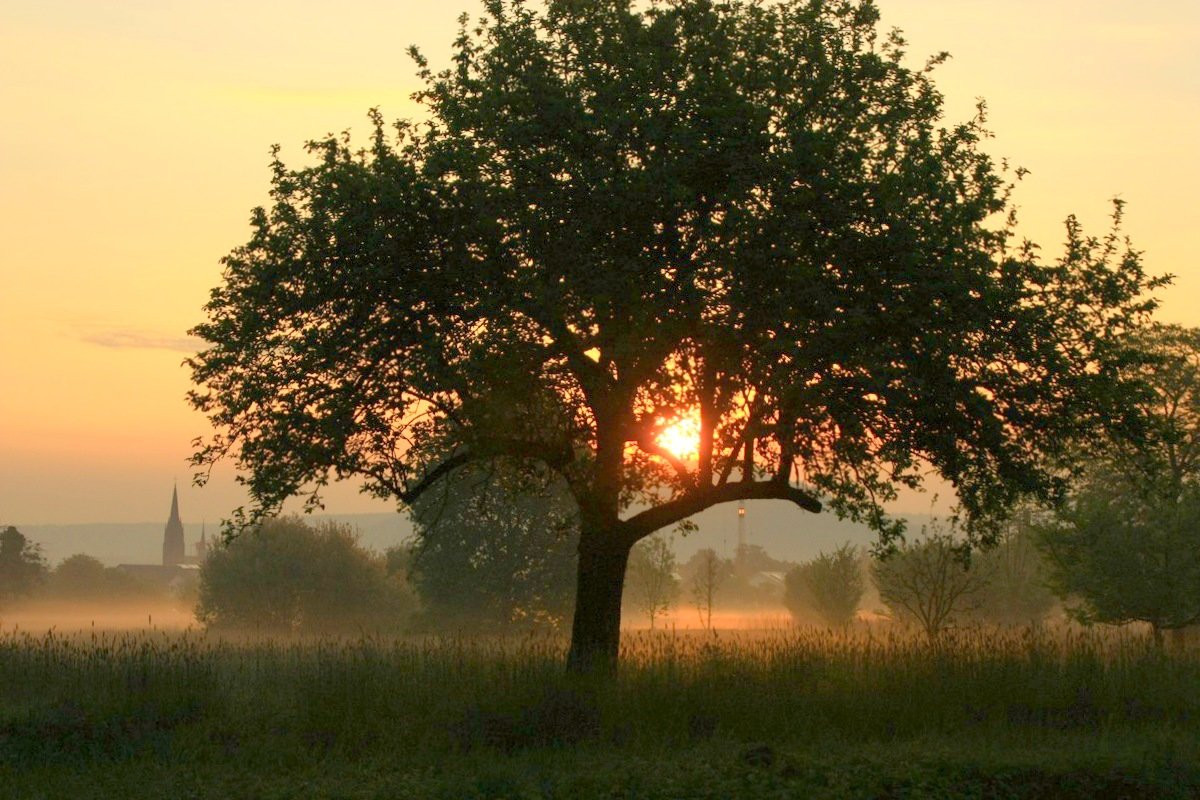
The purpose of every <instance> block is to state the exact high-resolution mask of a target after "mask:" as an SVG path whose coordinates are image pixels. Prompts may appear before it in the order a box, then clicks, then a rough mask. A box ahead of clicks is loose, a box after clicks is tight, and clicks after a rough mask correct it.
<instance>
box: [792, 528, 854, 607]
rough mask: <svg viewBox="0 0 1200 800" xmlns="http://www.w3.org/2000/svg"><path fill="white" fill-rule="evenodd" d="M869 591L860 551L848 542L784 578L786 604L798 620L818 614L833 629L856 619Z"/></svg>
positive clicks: (800, 566) (793, 569) (793, 570)
mask: <svg viewBox="0 0 1200 800" xmlns="http://www.w3.org/2000/svg"><path fill="white" fill-rule="evenodd" d="M864 591H866V581H865V579H864V578H863V572H862V564H861V562H860V560H859V557H858V550H857V548H855V547H854V546H853V545H852V544H850V543H849V542H846V543H845V544H844V545H842V546H841V547H839V548H838V549H837V550H834V551H833V552H832V553H820V554H819V555H818V556H817V557H816V558H815V559H813V560H812V561H809V562H806V563H804V564H800V565H799V566H797V567H793V568H792V569H791V570H789V571H788V573H787V575H786V576H785V577H784V592H783V602H784V605H786V606H787V608H788V611H790V612H791V613H792V616H793V617H796V618H797V619H800V618H803V617H805V616H806V615H807V614H809V613H815V614H816V615H817V616H818V617H819V618H820V619H821V621H822V622H824V623H825V624H826V625H829V626H830V627H835V628H839V627H844V626H846V625H849V624H850V623H851V622H852V621H853V620H854V614H855V612H857V611H858V604H859V603H860V602H861V601H862V596H863V592H864Z"/></svg>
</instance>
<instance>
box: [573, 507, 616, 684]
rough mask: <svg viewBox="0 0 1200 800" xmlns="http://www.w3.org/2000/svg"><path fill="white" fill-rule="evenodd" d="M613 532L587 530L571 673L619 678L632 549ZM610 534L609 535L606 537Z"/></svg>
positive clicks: (583, 534)
mask: <svg viewBox="0 0 1200 800" xmlns="http://www.w3.org/2000/svg"><path fill="white" fill-rule="evenodd" d="M611 533H612V532H609V531H601V532H596V531H591V532H589V531H588V530H586V529H585V530H583V531H581V535H580V538H579V568H578V584H577V587H576V591H575V620H574V623H573V624H572V626H571V651H570V653H569V654H568V655H567V669H568V670H570V671H571V672H574V673H577V674H579V673H587V674H615V673H616V669H617V655H618V652H619V650H620V645H621V596H622V593H623V592H624V589H625V567H626V565H627V564H628V563H629V549H630V548H629V547H628V546H627V545H625V544H624V543H622V542H621V541H620V539H619V537H617V536H613V535H611ZM606 534H607V535H606Z"/></svg>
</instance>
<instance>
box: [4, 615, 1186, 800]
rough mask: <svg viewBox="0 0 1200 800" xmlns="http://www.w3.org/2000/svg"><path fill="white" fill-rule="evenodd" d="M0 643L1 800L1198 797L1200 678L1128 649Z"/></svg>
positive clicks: (779, 633)
mask: <svg viewBox="0 0 1200 800" xmlns="http://www.w3.org/2000/svg"><path fill="white" fill-rule="evenodd" d="M564 651H565V642H563V641H561V640H560V639H557V638H545V637H529V638H521V639H495V640H484V639H478V638H476V639H466V638H441V639H427V640H411V639H385V638H376V637H370V636H364V637H361V638H357V639H323V640H291V641H263V640H249V639H246V640H233V639H221V638H218V637H215V636H212V635H209V634H204V633H198V632H193V631H185V632H178V631H176V632H165V631H145V632H141V633H112V634H106V633H100V632H82V633H74V634H67V635H58V634H55V633H53V632H51V633H50V634H47V635H41V636H38V635H31V634H27V633H22V632H20V631H12V630H10V631H9V632H6V633H4V634H2V635H0V687H3V694H2V695H0V795H2V796H4V797H48V798H50V797H118V796H120V797H158V796H163V797H167V796H172V797H346V798H351V797H355V798H357V797H364V798H366V797H372V798H373V797H379V798H384V797H387V798H392V797H400V798H403V797H413V798H417V797H445V798H502V797H503V798H536V797H560V798H590V797H605V798H610V797H611V798H617V797H621V798H625V797H628V798H635V797H640V798H656V797H663V798H703V797H712V798H717V797H791V796H802V797H960V796H967V797H970V796H974V797H1025V796H1048V797H1146V796H1162V797H1187V796H1193V795H1194V793H1195V792H1196V791H1197V790H1200V737H1198V736H1197V734H1198V733H1200V691H1198V690H1200V657H1198V656H1197V654H1195V653H1190V652H1184V653H1171V652H1164V651H1162V650H1159V649H1157V648H1155V647H1154V646H1153V645H1152V644H1150V643H1148V642H1147V641H1146V639H1145V638H1143V637H1139V636H1134V635H1127V634H1120V633H1116V634H1112V633H1110V634H1104V633H1094V632H1078V631H1059V632H1050V631H1043V630H1033V629H1024V630H1017V629H1012V630H964V631H960V632H957V633H955V634H953V635H951V636H949V637H947V639H946V640H945V641H943V642H942V643H941V644H940V646H938V647H937V648H931V647H929V646H928V645H926V644H924V643H923V642H922V641H921V640H918V639H915V638H911V637H908V636H905V635H902V634H897V633H886V632H885V633H879V632H872V631H871V630H870V629H862V630H858V631H855V632H852V633H849V634H841V633H833V632H829V631H821V630H814V629H795V628H790V629H783V628H781V629H778V630H773V631H759V632H738V633H721V634H719V635H717V636H712V635H709V634H702V633H688V634H672V633H670V632H660V633H648V632H635V633H630V634H627V636H626V637H625V644H624V646H623V653H622V656H623V659H624V662H623V666H622V671H621V673H620V676H619V679H618V680H617V681H616V682H614V683H596V684H589V683H585V682H580V681H579V680H578V679H572V678H569V677H568V676H567V675H565V674H564V672H563V670H562V667H561V664H562V660H563V656H564Z"/></svg>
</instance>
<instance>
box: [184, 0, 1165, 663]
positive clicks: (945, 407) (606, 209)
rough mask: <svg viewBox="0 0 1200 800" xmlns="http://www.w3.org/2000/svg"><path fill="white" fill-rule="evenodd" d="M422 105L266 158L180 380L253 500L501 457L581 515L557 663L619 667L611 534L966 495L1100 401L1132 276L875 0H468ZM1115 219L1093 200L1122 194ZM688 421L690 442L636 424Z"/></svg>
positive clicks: (1116, 386) (996, 504) (1102, 413)
mask: <svg viewBox="0 0 1200 800" xmlns="http://www.w3.org/2000/svg"><path fill="white" fill-rule="evenodd" d="M485 8H486V14H485V15H484V18H482V19H480V20H479V21H477V22H472V21H470V20H468V19H466V18H464V19H463V25H462V30H461V34H460V36H459V37H458V39H457V40H456V42H455V43H454V56H453V66H452V67H451V68H450V69H448V70H446V71H443V72H436V73H435V72H433V71H432V70H431V69H430V68H429V67H428V66H427V62H426V61H425V59H424V58H423V57H422V56H421V55H420V53H419V52H417V51H415V50H414V51H413V54H414V57H415V58H416V60H417V64H418V69H419V74H420V77H421V79H422V80H423V82H424V83H423V88H421V89H420V91H418V92H417V93H416V95H415V98H416V100H417V101H418V102H419V103H421V105H422V106H423V108H424V110H425V112H426V113H427V117H426V118H425V119H423V120H422V121H420V122H403V121H402V122H398V123H396V124H395V125H394V126H390V127H389V126H388V125H387V124H385V122H384V120H383V118H382V116H381V115H380V114H379V113H378V112H373V114H372V119H373V127H374V130H373V134H372V136H371V138H370V140H369V142H367V143H366V145H365V146H364V147H361V148H359V147H356V146H355V145H354V144H353V142H352V140H351V138H350V136H349V135H348V134H347V135H345V136H341V137H337V136H330V137H328V138H326V139H323V140H320V141H315V142H312V143H311V144H310V145H309V150H310V152H311V154H312V156H314V158H315V162H314V163H312V164H310V165H307V166H301V167H298V168H295V167H289V166H287V165H285V164H284V163H283V162H282V160H281V159H280V158H279V157H278V150H276V158H275V160H274V161H273V163H272V185H271V204H270V206H269V207H268V208H260V209H256V210H255V211H254V213H253V216H252V225H253V233H252V236H251V238H250V240H249V241H248V242H247V243H246V244H245V245H243V246H241V247H238V248H237V249H235V250H234V251H233V252H232V253H231V254H230V255H229V256H227V257H226V258H225V260H224V266H225V271H224V279H223V282H222V284H221V285H220V286H219V287H217V288H216V289H214V291H213V293H212V298H211V300H210V302H209V303H208V305H207V307H206V310H207V316H208V318H207V320H206V321H205V322H203V323H201V324H200V325H198V326H197V327H196V328H195V330H194V333H195V334H196V335H198V336H200V337H201V338H202V339H203V340H204V341H205V342H207V348H206V349H204V350H203V351H202V352H200V353H199V354H198V355H196V356H195V357H194V358H192V359H191V361H190V364H191V367H192V371H193V380H194V381H195V383H196V385H197V386H196V388H195V390H194V391H193V392H192V394H191V401H192V403H193V404H194V405H195V407H196V408H198V409H200V410H202V411H204V412H206V413H207V414H208V416H209V418H210V419H211V421H212V423H213V425H214V427H215V430H216V433H215V434H214V435H213V436H212V437H211V438H210V439H209V440H208V441H207V442H206V443H204V444H203V446H202V447H201V448H200V449H199V450H198V451H197V453H196V455H195V458H194V461H195V464H196V465H197V466H198V467H200V468H201V469H202V470H206V469H207V468H209V467H210V466H211V464H212V463H213V462H215V461H216V460H218V459H220V458H223V457H226V456H232V457H233V458H234V459H236V461H237V463H238V465H239V467H240V468H241V471H242V474H243V476H244V480H245V481H246V483H247V485H248V487H249V491H250V495H251V497H252V500H253V507H252V508H251V510H250V512H249V515H248V516H243V517H235V519H236V520H238V521H241V522H252V521H253V520H254V519H255V518H257V516H258V515H261V514H265V513H270V512H271V511H273V510H274V509H276V508H277V507H278V506H279V504H280V503H281V502H282V501H283V500H284V499H285V498H287V497H289V496H291V495H295V494H298V493H308V494H309V498H310V501H311V502H313V503H319V491H320V488H321V487H322V486H323V485H325V484H326V483H327V482H328V481H329V480H331V479H334V478H347V477H352V476H357V477H359V478H361V479H362V480H364V482H365V486H366V488H367V489H368V490H370V491H372V492H375V493H376V494H378V495H379V496H381V497H390V498H396V499H398V500H399V501H401V502H403V503H411V502H413V501H414V500H416V499H417V498H418V497H419V496H420V495H421V494H422V493H423V492H424V491H425V490H426V489H428V488H429V487H430V486H431V485H434V484H435V483H436V482H437V481H438V480H439V479H441V478H442V477H444V476H445V475H447V474H449V473H450V472H452V471H453V470H454V469H456V468H457V467H459V466H461V465H463V464H465V463H468V462H472V461H481V460H490V459H494V458H499V457H503V458H507V459H516V460H523V461H527V462H537V463H538V464H539V465H540V466H541V468H545V469H548V470H550V471H552V472H553V473H555V474H556V475H558V476H559V477H561V479H562V480H563V481H564V482H565V483H566V485H567V486H568V488H569V489H570V491H571V494H572V496H573V499H574V501H575V503H576V504H577V506H578V509H579V520H580V545H579V556H580V557H579V563H578V574H577V580H578V587H577V602H576V611H575V618H574V626H573V631H572V632H573V645H572V651H571V657H570V658H571V663H572V664H574V665H576V666H579V667H584V668H587V667H589V666H590V665H593V664H599V665H611V664H613V663H615V659H616V654H617V642H618V636H619V619H620V597H621V591H622V581H623V575H624V572H625V566H626V562H627V559H628V554H629V549H630V548H631V547H632V545H633V544H634V543H635V542H637V541H638V540H640V539H642V538H644V537H645V536H648V535H650V534H651V533H653V532H654V531H656V530H659V529H661V528H664V527H668V526H670V525H673V524H675V523H677V522H678V521H680V520H683V519H685V518H687V517H689V516H691V515H692V514H695V513H697V512H699V511H701V510H703V509H705V508H707V507H709V506H712V505H714V504H717V503H722V502H727V501H733V500H744V499H756V498H774V499H784V500H790V501H792V502H794V503H796V504H797V505H799V506H800V507H802V508H804V509H807V510H809V511H814V512H815V511H819V510H820V509H821V508H822V505H823V503H826V504H828V505H829V506H830V507H831V508H832V509H833V510H834V511H836V512H837V513H839V514H842V515H848V516H850V517H852V518H856V519H863V520H866V521H868V522H870V523H871V524H872V525H874V526H875V527H877V528H878V529H880V531H881V532H883V533H884V535H885V536H886V535H890V534H892V533H895V532H896V530H897V527H896V526H895V524H894V523H889V522H888V521H887V520H886V518H885V517H884V516H883V514H882V512H881V503H883V502H885V501H886V500H888V499H889V498H890V497H891V496H892V495H893V494H894V492H895V491H896V489H897V488H898V487H901V486H913V485H917V484H919V483H920V482H921V480H922V477H923V475H924V474H926V473H927V472H928V471H929V469H930V468H931V467H932V469H933V470H935V471H936V472H938V473H940V474H941V475H943V476H945V477H946V478H947V479H948V480H949V481H950V482H951V483H952V484H953V485H954V487H955V489H956V491H957V494H958V499H959V501H960V502H961V504H962V507H963V509H964V510H965V512H966V516H967V517H968V518H969V519H970V520H972V521H978V520H982V519H985V518H988V517H990V516H994V515H997V514H999V513H1001V512H1002V511H1003V510H1004V509H1005V508H1006V507H1007V506H1008V505H1009V504H1011V502H1012V501H1013V500H1014V499H1015V498H1017V497H1018V496H1020V495H1022V494H1027V493H1032V494H1037V495H1042V496H1045V495H1048V494H1051V493H1053V491H1054V490H1055V489H1056V488H1057V487H1058V486H1059V482H1058V479H1059V478H1060V477H1061V474H1060V472H1059V466H1060V461H1059V457H1060V456H1061V455H1062V454H1063V453H1064V448H1065V447H1066V444H1067V443H1068V442H1070V441H1072V440H1074V439H1077V438H1078V437H1080V436H1082V435H1085V434H1086V433H1087V432H1089V431H1091V430H1093V429H1094V428H1095V427H1096V426H1104V425H1108V424H1110V423H1112V422H1114V421H1115V420H1120V419H1123V418H1124V416H1125V415H1124V413H1123V410H1124V407H1125V406H1124V403H1123V402H1122V400H1123V397H1124V386H1123V383H1122V379H1121V374H1120V373H1119V371H1117V370H1115V369H1114V367H1113V365H1114V363H1116V362H1118V361H1119V360H1120V359H1121V358H1122V355H1121V352H1120V348H1119V347H1118V346H1117V342H1118V341H1119V339H1118V337H1117V334H1120V333H1123V332H1124V331H1126V330H1127V329H1129V328H1131V327H1133V326H1136V325H1137V324H1138V323H1140V322H1141V320H1142V317H1143V316H1144V315H1145V314H1146V313H1147V312H1148V311H1149V310H1150V309H1151V307H1152V303H1151V301H1150V300H1149V299H1147V297H1146V295H1145V292H1146V291H1147V290H1149V289H1151V288H1152V287H1153V286H1154V285H1155V282H1154V281H1153V280H1151V279H1149V278H1148V277H1147V276H1146V274H1145V272H1144V271H1143V268H1142V265H1141V263H1140V259H1139V255H1138V253H1137V252H1136V251H1134V250H1132V249H1131V248H1129V247H1127V246H1126V245H1124V244H1123V242H1122V239H1121V237H1120V235H1119V233H1118V232H1117V230H1116V228H1115V227H1114V230H1113V232H1112V233H1111V234H1110V235H1109V236H1108V237H1106V238H1103V239H1096V238H1091V237H1088V236H1086V235H1085V234H1084V233H1083V232H1082V230H1081V229H1080V226H1079V225H1078V224H1077V223H1076V222H1075V221H1074V220H1069V221H1068V225H1067V248H1066V252H1065V254H1064V255H1063V256H1062V258H1060V259H1058V260H1056V261H1053V262H1049V263H1047V262H1044V261H1043V260H1041V258H1040V257H1039V255H1038V251H1037V249H1036V247H1034V246H1033V245H1031V244H1028V243H1022V242H1020V241H1018V239H1017V238H1016V236H1015V233H1014V228H1013V225H1014V217H1013V215H1012V214H1011V213H1010V211H1011V208H1010V205H1009V192H1010V189H1011V187H1012V178H1011V177H1010V176H1009V175H1007V174H1006V173H1005V171H1004V170H1003V169H1002V168H999V167H998V166H997V165H996V164H995V163H994V161H993V160H992V158H991V157H989V156H988V155H987V154H986V153H985V152H984V151H983V150H982V149H981V146H980V145H981V142H982V141H983V140H984V139H985V138H986V137H987V136H988V132H987V129H986V127H985V120H984V115H983V110H982V106H981V108H980V113H979V115H978V116H977V117H976V118H974V119H970V120H967V121H965V122H962V123H960V124H955V125H946V124H945V123H944V122H943V121H942V97H941V95H940V94H939V93H938V91H937V89H936V87H935V86H934V84H933V82H932V77H931V73H932V70H933V69H934V68H935V67H936V65H937V64H938V63H939V62H940V61H941V60H942V56H936V57H934V58H932V59H931V60H930V61H929V62H928V64H927V65H926V66H925V67H923V68H915V69H914V68H910V67H909V66H907V65H906V57H905V43H904V40H903V38H902V37H901V35H900V34H899V33H896V32H893V33H890V34H881V33H879V32H878V30H877V23H878V19H879V13H878V9H877V8H876V6H875V4H874V3H873V2H872V1H871V0H845V1H844V2H814V1H812V0H782V1H781V2H753V1H751V0H731V1H730V2H723V3H713V2H707V1H705V0H701V1H699V2H697V1H696V0H664V2H656V3H651V4H649V5H648V6H643V5H641V4H638V5H636V6H635V4H633V3H632V2H630V1H629V0H617V1H616V2H613V0H548V2H546V3H545V4H544V7H543V6H539V7H534V5H533V4H531V3H528V2H521V1H520V0H488V1H487V2H486V3H485ZM1117 221H1118V222H1119V210H1118V214H1117ZM689 415H694V416H695V418H696V419H697V420H698V425H697V427H698V431H699V434H698V436H697V442H696V453H695V456H694V458H690V459H683V458H681V457H680V456H679V455H677V454H675V453H672V452H670V451H668V450H667V449H666V448H664V447H663V446H662V445H661V444H659V440H658V437H659V434H660V433H661V432H662V431H663V430H664V429H665V428H666V427H667V426H669V425H671V424H672V423H673V422H674V421H675V420H677V419H679V418H681V417H685V416H689Z"/></svg>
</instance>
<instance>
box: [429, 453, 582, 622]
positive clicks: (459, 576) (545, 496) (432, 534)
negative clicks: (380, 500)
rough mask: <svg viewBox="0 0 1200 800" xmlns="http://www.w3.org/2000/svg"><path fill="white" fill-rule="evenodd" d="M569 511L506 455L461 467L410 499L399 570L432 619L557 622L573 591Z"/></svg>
mask: <svg viewBox="0 0 1200 800" xmlns="http://www.w3.org/2000/svg"><path fill="white" fill-rule="evenodd" d="M577 516H578V515H577V511H576V509H575V506H574V503H573V502H572V501H571V498H570V495H569V494H568V493H567V492H566V491H565V489H564V487H562V485H561V484H559V483H551V484H550V485H548V486H547V485H542V484H541V483H540V482H539V481H537V480H535V479H533V478H531V477H530V476H522V475H521V474H520V472H519V471H518V470H517V469H516V468H515V465H513V464H511V463H504V462H501V463H499V464H497V465H495V468H493V469H484V468H482V467H479V466H475V467H472V466H468V467H464V468H462V469H460V470H458V471H456V472H455V473H454V474H453V475H451V476H448V477H447V478H446V479H445V480H443V481H442V482H441V484H440V485H439V486H438V487H437V488H436V489H435V490H433V491H431V492H429V493H427V494H426V495H425V496H423V497H422V498H421V500H420V501H418V502H417V503H416V505H415V506H414V509H413V514H412V520H413V523H414V527H415V529H416V533H417V541H416V543H415V544H414V545H413V547H412V550H411V558H410V560H409V563H408V564H407V567H408V574H409V577H410V579H411V581H412V583H413V586H414V588H415V589H416V590H417V592H418V594H419V595H420V597H421V601H422V604H423V606H424V609H425V614H426V615H427V619H428V621H429V622H430V623H432V624H435V625H454V626H464V625H466V626H470V627H478V626H482V627H488V628H494V627H496V626H508V625H513V624H517V625H525V626H528V625H535V626H549V627H554V628H557V627H558V626H559V625H561V624H562V622H563V621H564V620H565V619H567V618H568V617H569V615H570V613H571V609H572V601H573V599H574V590H575V558H576V555H575V551H576V547H577V546H578V543H579V527H578V521H577Z"/></svg>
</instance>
